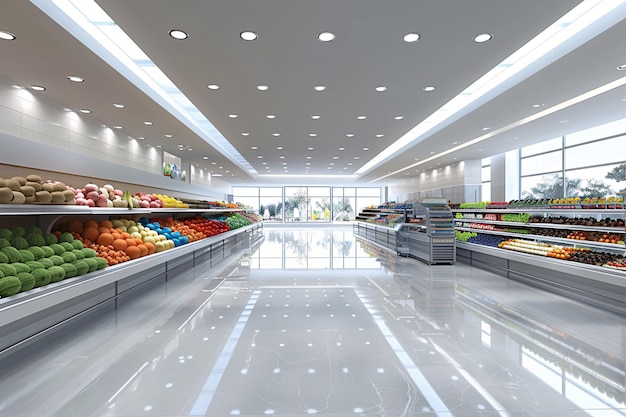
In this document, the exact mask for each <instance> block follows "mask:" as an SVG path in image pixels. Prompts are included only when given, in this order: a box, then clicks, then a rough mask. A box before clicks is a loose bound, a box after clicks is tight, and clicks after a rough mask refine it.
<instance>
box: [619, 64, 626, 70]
mask: <svg viewBox="0 0 626 417" xmlns="http://www.w3.org/2000/svg"><path fill="white" fill-rule="evenodd" d="M617 70H618V71H624V70H626V64H622V65H620V66H619V67H617Z"/></svg>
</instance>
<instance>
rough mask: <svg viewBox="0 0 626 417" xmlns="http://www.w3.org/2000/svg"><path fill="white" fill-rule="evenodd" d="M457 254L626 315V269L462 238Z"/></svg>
mask: <svg viewBox="0 0 626 417" xmlns="http://www.w3.org/2000/svg"><path fill="white" fill-rule="evenodd" d="M456 255H457V256H456V259H457V261H458V262H464V263H468V264H470V265H472V266H475V267H478V268H482V269H486V270H489V271H492V272H495V273H498V274H504V275H506V276H507V277H508V278H511V279H514V280H517V281H521V282H524V283H527V284H529V285H533V286H536V287H540V288H543V289H546V290H549V291H552V292H555V293H558V294H561V295H564V296H566V297H570V298H574V299H577V300H580V301H583V302H585V303H588V304H591V305H594V306H597V307H600V308H603V309H606V310H609V311H613V312H615V313H618V314H621V315H624V316H626V273H623V272H620V271H613V270H611V269H608V268H603V267H598V266H591V265H585V264H580V263H576V262H570V261H561V260H555V259H552V258H546V257H542V256H536V255H529V254H522V253H517V252H513V251H506V250H502V249H498V248H491V247H487V246H481V245H476V244H471V243H463V242H457V251H456Z"/></svg>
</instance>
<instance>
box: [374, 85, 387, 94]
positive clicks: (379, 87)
mask: <svg viewBox="0 0 626 417" xmlns="http://www.w3.org/2000/svg"><path fill="white" fill-rule="evenodd" d="M376 91H378V92H383V91H387V87H385V86H384V85H379V86H378V87H376Z"/></svg>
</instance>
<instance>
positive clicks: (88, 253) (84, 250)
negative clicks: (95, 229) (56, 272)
mask: <svg viewBox="0 0 626 417" xmlns="http://www.w3.org/2000/svg"><path fill="white" fill-rule="evenodd" d="M80 251H81V252H82V253H83V254H84V255H85V258H95V257H96V255H97V252H96V251H95V250H93V249H91V248H82V249H81V250H80Z"/></svg>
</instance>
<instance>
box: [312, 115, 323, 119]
mask: <svg viewBox="0 0 626 417" xmlns="http://www.w3.org/2000/svg"><path fill="white" fill-rule="evenodd" d="M320 117H321V116H318V115H317V114H316V115H313V116H311V119H313V120H319V118H320Z"/></svg>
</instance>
